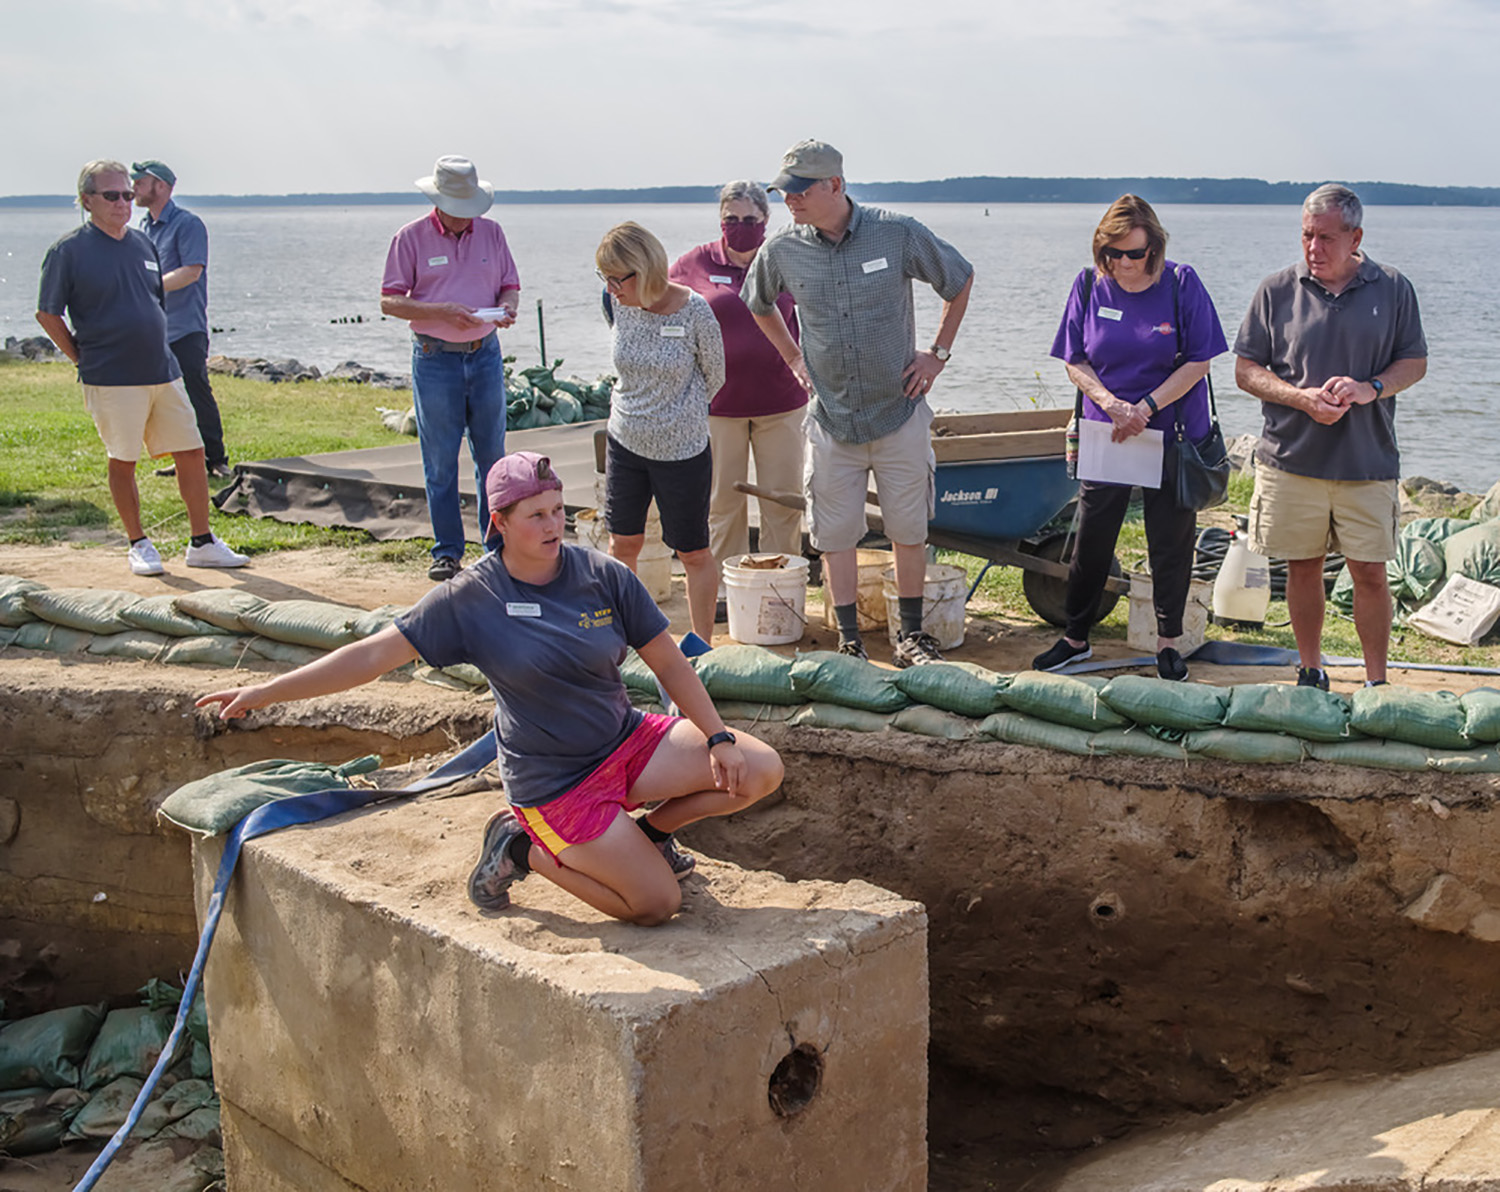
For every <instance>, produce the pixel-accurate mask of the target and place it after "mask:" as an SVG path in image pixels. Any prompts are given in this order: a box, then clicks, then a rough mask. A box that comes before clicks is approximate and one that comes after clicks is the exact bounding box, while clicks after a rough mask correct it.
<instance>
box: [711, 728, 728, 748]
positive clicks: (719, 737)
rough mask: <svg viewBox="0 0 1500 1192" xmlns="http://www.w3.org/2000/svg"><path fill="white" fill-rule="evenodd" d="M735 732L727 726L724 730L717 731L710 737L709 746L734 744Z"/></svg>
mask: <svg viewBox="0 0 1500 1192" xmlns="http://www.w3.org/2000/svg"><path fill="white" fill-rule="evenodd" d="M733 744H734V734H733V733H732V732H730V731H729V730H728V729H727V728H726V729H725V730H724V731H723V732H718V733H715V734H714V735H713V736H711V737H710V738H709V739H708V747H709V748H710V749H712V748H713V747H714V746H715V745H733Z"/></svg>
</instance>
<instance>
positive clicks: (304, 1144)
mask: <svg viewBox="0 0 1500 1192" xmlns="http://www.w3.org/2000/svg"><path fill="white" fill-rule="evenodd" d="M495 804H496V796H495V795H494V794H493V793H490V792H484V793H480V794H471V795H467V796H463V797H459V798H450V799H433V800H430V801H427V800H422V801H414V802H406V803H402V804H397V805H394V806H389V807H382V808H375V809H371V810H367V811H363V812H356V813H352V814H350V815H347V816H343V817H340V818H339V819H336V820H330V821H327V822H325V823H323V824H319V825H316V826H312V827H308V828H302V829H295V830H287V831H283V832H280V833H276V834H274V835H271V836H267V837H264V838H262V839H261V840H258V841H255V842H253V843H251V844H250V845H248V846H247V847H246V849H245V852H244V855H243V857H242V859H241V862H240V868H239V871H238V873H237V874H236V876H235V879H234V885H233V888H232V891H231V896H230V898H229V901H228V905H227V911H226V913H225V916H224V919H223V922H222V924H221V926H220V929H219V933H218V937H217V940H216V941H215V945H214V950H213V953H212V955H211V957H210V960H209V965H208V971H207V983H206V992H207V998H208V1006H209V1027H210V1030H211V1032H212V1035H213V1040H214V1072H215V1077H216V1081H217V1085H218V1089H219V1095H220V1097H221V1099H222V1103H223V1107H224V1119H225V1124H226V1131H225V1133H226V1160H227V1166H228V1175H229V1185H230V1187H231V1189H244V1190H247V1192H248V1190H251V1189H253V1190H254V1192H305V1190H306V1189H308V1188H313V1187H316V1188H328V1189H341V1188H368V1189H377V1188H378V1189H383V1190H391V1192H397V1190H399V1192H407V1190H418V1189H422V1190H428V1189H430V1190H432V1192H438V1190H442V1192H450V1190H451V1189H454V1188H540V1187H549V1188H551V1187H556V1188H560V1189H576V1190H578V1192H612V1190H615V1189H619V1190H621V1192H625V1190H641V1192H644V1190H647V1189H649V1190H650V1192H673V1190H678V1189H680V1190H681V1192H701V1189H705V1188H733V1187H743V1188H829V1189H835V1188H849V1189H856V1188H857V1189H861V1190H863V1192H878V1190H882V1189H890V1190H893V1192H894V1190H898V1189H899V1190H911V1192H918V1190H920V1189H923V1188H925V1187H926V1177H927V1168H926V1101H927V1095H926V1094H927V1088H926V1075H925V1074H926V1057H927V1020H928V1006H927V980H926V967H927V957H926V952H927V932H926V916H925V914H924V913H923V910H922V908H921V907H920V906H918V905H916V904H915V903H911V902H907V901H904V900H902V899H900V898H897V897H896V896H895V895H892V894H889V893H887V892H886V891H883V890H880V889H877V888H875V887H873V886H871V885H868V884H866V883H863V882H852V883H849V884H847V885H833V884H831V883H828V882H820V881H813V882H804V883H796V884H793V883H788V882H786V881H784V880H783V879H781V878H779V877H776V876H775V875H772V874H765V873H747V872H744V871H742V870H740V869H737V868H736V867H734V866H731V865H724V864H720V863H716V862H708V861H705V862H702V863H701V864H700V866H699V869H698V871H697V872H696V873H695V874H693V875H692V876H690V877H689V878H688V879H687V881H686V883H685V884H684V906H683V911H682V913H681V914H679V915H678V916H677V917H676V918H675V919H673V920H672V921H671V922H670V923H669V924H667V925H665V926H663V927H658V928H642V927H633V926H629V925H626V924H621V923H617V922H614V921H613V920H610V919H607V918H605V917H603V916H601V915H599V914H598V913H597V912H594V911H592V910H590V909H589V908H588V907H586V906H585V905H584V904H582V903H580V902H578V901H577V900H575V899H574V898H572V897H571V896H570V895H568V894H566V893H564V892H563V891H561V890H560V889H558V888H557V887H556V886H553V885H552V884H551V883H550V882H547V881H546V880H545V879H543V878H541V877H540V876H532V877H531V878H530V879H528V880H527V881H525V882H522V883H520V884H519V885H517V886H516V887H514V888H513V892H512V898H513V905H512V907H511V909H510V910H509V911H506V912H503V913H501V914H498V915H484V914H482V913H480V912H479V911H477V910H476V909H475V908H474V907H472V906H471V905H470V904H469V903H468V901H467V899H466V897H465V894H464V890H463V885H462V883H461V882H459V881H455V880H454V875H455V874H457V873H460V872H462V871H465V870H466V869H467V867H468V865H469V864H470V863H471V861H472V855H473V851H474V850H473V845H474V842H475V841H476V840H477V839H478V838H479V836H480V835H481V833H482V831H483V826H484V822H485V819H486V817H487V816H488V815H489V813H490V812H491V811H493V810H494V807H495ZM221 852H222V849H221V844H220V842H218V841H209V842H206V843H204V844H202V845H200V846H198V847H197V848H196V849H195V865H196V871H197V877H198V882H199V893H200V899H203V900H204V901H206V892H207V890H208V888H209V887H210V886H211V884H212V880H213V875H214V873H215V871H216V869H217V866H218V861H219V857H220V854H221Z"/></svg>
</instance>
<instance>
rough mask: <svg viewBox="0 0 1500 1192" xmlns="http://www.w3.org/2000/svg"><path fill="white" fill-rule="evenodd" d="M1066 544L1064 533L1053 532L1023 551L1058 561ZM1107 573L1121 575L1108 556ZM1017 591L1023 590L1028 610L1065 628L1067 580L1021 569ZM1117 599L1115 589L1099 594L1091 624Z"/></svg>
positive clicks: (1112, 606) (1110, 607) (1103, 615)
mask: <svg viewBox="0 0 1500 1192" xmlns="http://www.w3.org/2000/svg"><path fill="white" fill-rule="evenodd" d="M1067 545H1069V539H1068V535H1066V534H1053V535H1052V536H1051V537H1049V538H1043V539H1042V540H1041V542H1039V543H1037V545H1036V547H1035V548H1034V549H1032V550H1029V551H1027V552H1026V553H1027V554H1032V555H1035V556H1036V557H1037V558H1039V559H1046V560H1048V561H1049V562H1053V563H1060V562H1062V560H1063V548H1064V547H1065V546H1067ZM1109 573H1110V575H1113V576H1116V577H1120V576H1123V575H1124V574H1125V572H1124V570H1123V569H1122V568H1121V567H1120V560H1119V559H1111V560H1110V564H1109ZM1021 590H1022V591H1023V592H1025V593H1026V603H1027V604H1029V605H1031V608H1032V611H1033V612H1035V613H1036V615H1037V616H1039V617H1041V618H1042V620H1044V621H1046V622H1047V623H1048V624H1050V625H1056V626H1057V627H1058V628H1059V629H1063V628H1066V627H1067V624H1068V581H1067V580H1065V579H1058V578H1056V577H1055V576H1051V575H1044V574H1042V573H1041V572H1040V571H1031V570H1024V571H1022V572H1021ZM1119 601H1120V594H1119V593H1118V592H1111V591H1109V590H1108V589H1105V591H1104V592H1103V593H1102V594H1101V595H1100V597H1099V605H1098V607H1097V608H1096V609H1095V610H1094V619H1093V622H1092V624H1093V625H1097V624H1098V623H1099V622H1100V621H1102V620H1104V618H1105V617H1107V616H1109V614H1110V613H1111V612H1113V611H1114V607H1115V605H1116V604H1118V603H1119Z"/></svg>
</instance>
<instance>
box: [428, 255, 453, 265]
mask: <svg viewBox="0 0 1500 1192" xmlns="http://www.w3.org/2000/svg"><path fill="white" fill-rule="evenodd" d="M427 263H428V265H431V266H438V265H446V264H447V263H448V258H447V257H428V258H427Z"/></svg>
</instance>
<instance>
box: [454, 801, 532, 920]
mask: <svg viewBox="0 0 1500 1192" xmlns="http://www.w3.org/2000/svg"><path fill="white" fill-rule="evenodd" d="M525 831H526V829H525V828H523V827H522V826H521V821H520V820H518V819H517V818H516V813H515V812H513V811H512V810H511V809H510V808H509V807H502V808H501V809H500V810H499V811H497V812H495V814H494V815H492V816H490V821H489V823H487V824H485V826H484V843H483V844H482V845H481V846H480V848H479V861H478V863H477V864H476V865H475V866H474V872H473V873H471V874H469V901H470V902H472V903H473V904H474V905H475V906H477V907H478V908H479V909H480V910H482V911H503V910H504V909H505V908H506V907H508V906H509V905H510V888H511V886H513V885H514V884H515V883H516V882H518V881H520V880H521V879H522V878H523V877H525V876H526V875H527V873H529V872H530V870H527V869H522V868H521V867H520V866H519V865H517V864H516V862H515V860H514V859H513V858H512V857H511V855H510V842H511V841H512V840H514V839H515V838H516V837H517V836H519V835H521V834H522V833H524V832H525Z"/></svg>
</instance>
